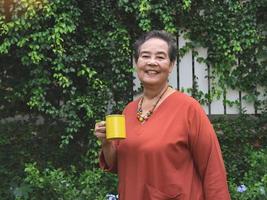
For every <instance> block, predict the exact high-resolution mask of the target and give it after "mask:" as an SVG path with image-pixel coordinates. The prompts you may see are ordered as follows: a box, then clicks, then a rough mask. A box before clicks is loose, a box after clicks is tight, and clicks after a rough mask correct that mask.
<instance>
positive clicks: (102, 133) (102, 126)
mask: <svg viewBox="0 0 267 200" xmlns="http://www.w3.org/2000/svg"><path fill="white" fill-rule="evenodd" d="M94 135H95V136H96V137H97V138H98V139H99V140H100V141H101V142H102V145H103V144H106V143H109V141H108V140H107V139H106V122H105V121H101V122H97V123H96V124H95V132H94Z"/></svg>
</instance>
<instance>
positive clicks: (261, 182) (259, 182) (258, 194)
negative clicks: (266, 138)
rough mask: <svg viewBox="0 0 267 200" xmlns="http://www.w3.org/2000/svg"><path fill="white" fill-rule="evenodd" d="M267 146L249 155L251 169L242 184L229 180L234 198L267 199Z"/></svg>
mask: <svg viewBox="0 0 267 200" xmlns="http://www.w3.org/2000/svg"><path fill="white" fill-rule="evenodd" d="M266 155H267V148H266V149H262V150H258V151H252V152H251V153H250V155H249V158H248V162H249V166H248V167H249V170H248V171H247V172H245V175H244V177H243V179H242V180H241V181H240V184H236V183H235V181H234V180H231V179H230V180H229V186H230V192H231V197H232V199H233V200H252V199H253V200H266V199H267V156H266Z"/></svg>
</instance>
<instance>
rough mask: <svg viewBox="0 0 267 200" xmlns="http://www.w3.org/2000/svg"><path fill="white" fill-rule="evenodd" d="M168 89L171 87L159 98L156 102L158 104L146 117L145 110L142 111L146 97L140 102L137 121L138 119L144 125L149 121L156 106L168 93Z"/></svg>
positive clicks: (154, 106)
mask: <svg viewBox="0 0 267 200" xmlns="http://www.w3.org/2000/svg"><path fill="white" fill-rule="evenodd" d="M168 88H169V86H168V87H167V88H166V89H165V90H164V91H163V92H162V94H161V95H160V96H159V98H158V100H157V101H156V103H155V104H154V105H153V107H152V109H151V110H149V111H148V112H147V113H146V114H145V115H143V110H142V105H143V101H144V96H143V97H142V99H141V100H140V102H139V104H138V108H137V119H138V121H139V122H141V123H144V122H145V121H147V120H148V119H149V117H150V116H151V115H152V114H153V112H154V110H155V108H156V106H157V105H158V103H159V101H160V99H161V98H162V97H163V95H164V94H165V93H166V92H167V90H168Z"/></svg>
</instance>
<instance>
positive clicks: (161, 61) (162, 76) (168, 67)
mask: <svg viewBox="0 0 267 200" xmlns="http://www.w3.org/2000/svg"><path fill="white" fill-rule="evenodd" d="M168 50H169V47H168V44H167V43H166V42H165V41H164V40H162V39H159V38H151V39H149V40H147V41H146V42H144V43H143V44H142V45H141V46H140V51H139V57H138V60H137V62H136V69H137V75H138V78H139V79H140V81H141V82H142V83H143V85H144V87H145V86H159V87H160V86H162V85H165V84H167V81H168V76H169V74H170V73H171V71H172V68H173V63H171V61H170V58H169V54H168Z"/></svg>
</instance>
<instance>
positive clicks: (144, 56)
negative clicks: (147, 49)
mask: <svg viewBox="0 0 267 200" xmlns="http://www.w3.org/2000/svg"><path fill="white" fill-rule="evenodd" d="M141 57H142V58H149V56H148V55H142V56H141Z"/></svg>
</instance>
